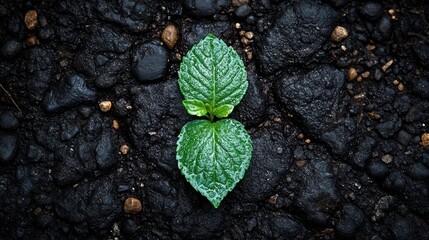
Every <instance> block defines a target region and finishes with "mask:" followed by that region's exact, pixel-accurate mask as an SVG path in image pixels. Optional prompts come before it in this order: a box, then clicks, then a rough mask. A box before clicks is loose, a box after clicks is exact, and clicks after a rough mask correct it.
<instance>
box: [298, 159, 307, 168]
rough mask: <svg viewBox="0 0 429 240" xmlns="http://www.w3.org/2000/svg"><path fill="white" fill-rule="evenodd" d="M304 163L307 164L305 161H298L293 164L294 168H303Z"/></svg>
mask: <svg viewBox="0 0 429 240" xmlns="http://www.w3.org/2000/svg"><path fill="white" fill-rule="evenodd" d="M306 163H307V160H298V161H295V164H296V166H298V167H302V166H304V165H305V164H306Z"/></svg>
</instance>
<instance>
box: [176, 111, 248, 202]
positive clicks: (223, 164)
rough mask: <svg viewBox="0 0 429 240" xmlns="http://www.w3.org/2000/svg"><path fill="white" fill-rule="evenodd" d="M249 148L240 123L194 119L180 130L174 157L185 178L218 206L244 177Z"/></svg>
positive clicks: (230, 120) (225, 120) (246, 136)
mask: <svg viewBox="0 0 429 240" xmlns="http://www.w3.org/2000/svg"><path fill="white" fill-rule="evenodd" d="M252 149H253V148H252V141H251V140H250V136H249V134H248V133H247V132H246V129H244V126H243V125H242V124H241V123H240V122H238V121H236V120H233V119H223V120H220V121H217V122H210V121H208V120H194V121H191V122H188V123H187V124H186V125H185V126H183V128H182V130H181V132H180V135H179V140H178V141H177V155H176V158H177V160H178V162H179V163H178V165H179V169H180V171H181V172H182V174H183V175H184V176H185V178H186V180H187V181H188V182H189V183H190V184H191V185H192V186H193V187H194V188H195V189H196V190H197V191H199V192H200V193H201V194H202V195H203V196H205V197H206V198H207V199H208V200H209V201H210V202H211V203H212V204H213V206H214V207H215V208H217V207H218V206H219V204H220V202H221V201H222V199H223V198H224V197H225V196H226V195H227V194H228V192H230V191H231V190H232V189H233V188H234V187H235V185H236V184H237V183H238V182H239V181H240V180H241V179H242V178H243V176H244V173H245V171H246V170H247V168H248V167H249V163H250V159H251V157H252Z"/></svg>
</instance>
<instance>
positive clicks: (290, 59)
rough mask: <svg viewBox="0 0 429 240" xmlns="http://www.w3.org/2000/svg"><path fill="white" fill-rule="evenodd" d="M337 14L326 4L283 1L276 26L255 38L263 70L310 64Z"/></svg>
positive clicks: (326, 36) (268, 71) (329, 32)
mask: <svg viewBox="0 0 429 240" xmlns="http://www.w3.org/2000/svg"><path fill="white" fill-rule="evenodd" d="M337 17H338V14H337V13H336V12H335V11H334V9H332V8H331V7H330V6H329V5H327V4H323V3H322V4H319V3H316V2H314V1H298V2H291V3H288V4H283V5H282V6H281V11H280V16H278V17H277V18H276V19H277V20H276V22H275V23H274V26H273V27H272V28H271V29H270V30H269V31H267V32H265V33H264V34H263V35H262V36H261V37H260V38H257V41H255V45H256V50H257V54H256V56H257V58H258V61H259V63H260V65H261V70H262V72H263V73H264V74H272V73H274V72H276V71H277V70H280V69H281V68H282V67H284V66H287V65H297V64H304V63H307V62H308V61H309V60H310V59H311V57H312V56H313V55H314V54H315V53H316V52H317V51H319V49H320V48H321V46H322V44H323V43H324V42H325V41H326V40H327V39H328V37H329V34H331V31H332V29H333V27H334V24H335V22H336V19H337Z"/></svg>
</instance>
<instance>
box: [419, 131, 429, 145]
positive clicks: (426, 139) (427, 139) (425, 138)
mask: <svg viewBox="0 0 429 240" xmlns="http://www.w3.org/2000/svg"><path fill="white" fill-rule="evenodd" d="M420 139H421V142H420V145H422V146H423V147H428V146H429V133H423V134H422V136H421V137H420Z"/></svg>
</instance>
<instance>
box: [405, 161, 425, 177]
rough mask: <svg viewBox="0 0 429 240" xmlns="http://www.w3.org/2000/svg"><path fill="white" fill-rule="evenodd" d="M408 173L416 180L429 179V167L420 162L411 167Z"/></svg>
mask: <svg viewBox="0 0 429 240" xmlns="http://www.w3.org/2000/svg"><path fill="white" fill-rule="evenodd" d="M408 172H409V175H410V176H411V177H412V178H414V179H421V180H425V179H428V178H429V167H428V166H425V165H424V164H423V163H420V162H417V163H414V164H413V165H411V167H410V169H409V171H408Z"/></svg>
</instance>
